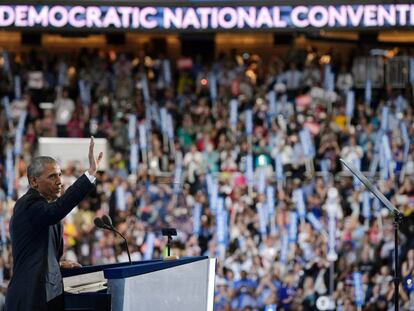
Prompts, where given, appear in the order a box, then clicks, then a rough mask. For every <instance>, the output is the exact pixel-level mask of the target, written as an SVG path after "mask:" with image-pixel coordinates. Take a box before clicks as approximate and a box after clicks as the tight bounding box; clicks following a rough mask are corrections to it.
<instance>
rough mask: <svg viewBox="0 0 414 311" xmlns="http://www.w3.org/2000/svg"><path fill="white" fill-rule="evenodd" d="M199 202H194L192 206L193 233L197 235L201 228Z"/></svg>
mask: <svg viewBox="0 0 414 311" xmlns="http://www.w3.org/2000/svg"><path fill="white" fill-rule="evenodd" d="M201 207H202V206H201V204H200V203H198V202H197V203H195V204H194V207H193V234H195V235H197V236H198V235H199V234H200V228H201Z"/></svg>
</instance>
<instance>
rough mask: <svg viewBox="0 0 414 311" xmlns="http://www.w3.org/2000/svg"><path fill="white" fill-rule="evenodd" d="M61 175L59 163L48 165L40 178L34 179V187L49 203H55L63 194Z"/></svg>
mask: <svg viewBox="0 0 414 311" xmlns="http://www.w3.org/2000/svg"><path fill="white" fill-rule="evenodd" d="M61 175H62V172H61V170H60V167H59V165H58V164H57V163H46V164H44V166H43V172H42V173H41V174H40V175H39V176H38V177H32V180H31V184H32V187H33V188H34V189H36V190H37V191H39V193H40V194H41V195H42V196H43V197H45V198H46V199H47V200H48V201H49V202H52V201H55V200H56V199H57V198H59V197H60V195H61V194H62V182H61V180H60V177H61Z"/></svg>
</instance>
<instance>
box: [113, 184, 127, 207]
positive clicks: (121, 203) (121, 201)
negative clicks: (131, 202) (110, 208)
mask: <svg viewBox="0 0 414 311" xmlns="http://www.w3.org/2000/svg"><path fill="white" fill-rule="evenodd" d="M115 191H116V193H115V195H116V209H117V210H118V211H126V210H127V200H126V193H125V189H124V187H123V186H122V185H120V186H118V187H116V190H115Z"/></svg>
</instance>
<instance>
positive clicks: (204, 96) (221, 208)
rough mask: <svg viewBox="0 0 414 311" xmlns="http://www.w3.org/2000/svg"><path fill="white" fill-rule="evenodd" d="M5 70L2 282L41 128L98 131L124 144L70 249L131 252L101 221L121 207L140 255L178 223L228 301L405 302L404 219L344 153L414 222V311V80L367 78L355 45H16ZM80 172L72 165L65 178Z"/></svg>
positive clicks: (110, 254) (178, 244)
mask: <svg viewBox="0 0 414 311" xmlns="http://www.w3.org/2000/svg"><path fill="white" fill-rule="evenodd" d="M388 56H389V55H383V56H381V57H379V59H380V60H381V61H382V62H387V61H388ZM391 56H394V55H391ZM0 65H1V67H2V68H1V74H0V98H1V99H2V105H1V110H0V150H1V152H0V181H1V183H0V229H1V252H2V256H1V257H0V281H1V282H2V287H3V289H2V292H3V293H5V292H6V290H7V282H8V280H9V279H10V274H11V267H12V265H13V263H12V262H11V254H10V251H11V248H10V240H9V234H8V225H9V220H10V217H11V215H12V211H13V204H14V202H15V200H16V199H17V198H18V197H20V196H21V195H22V194H23V193H25V191H27V189H28V182H27V176H26V168H27V165H28V163H30V159H31V158H32V157H33V156H34V155H35V154H36V150H37V142H38V140H37V139H38V138H39V137H68V138H82V137H85V138H87V137H89V136H91V135H93V136H95V137H97V138H106V139H107V140H108V142H109V145H110V149H109V154H108V155H107V156H108V159H109V168H108V169H107V170H105V171H102V172H100V173H99V176H98V178H97V182H96V184H97V186H96V191H94V192H93V193H91V195H90V196H89V198H88V199H87V200H85V201H83V202H82V203H81V204H80V205H79V206H78V207H77V208H75V209H74V210H73V211H72V212H71V213H70V214H69V215H68V217H66V218H65V220H64V234H65V248H66V251H65V255H64V256H65V258H66V259H69V260H75V261H78V262H79V263H81V264H82V265H91V264H93V265H96V264H106V263H114V262H117V261H126V260H127V254H126V249H125V246H124V245H123V244H122V240H120V239H118V238H117V237H116V236H114V235H113V234H112V233H111V232H107V231H102V230H99V229H97V228H95V227H94V225H93V219H94V217H96V216H102V215H103V214H109V215H110V216H111V217H112V219H113V221H114V223H115V225H116V227H117V229H118V230H119V231H120V232H121V233H123V234H124V235H125V236H126V237H127V239H128V241H129V248H130V252H131V255H132V259H133V260H143V259H150V258H160V257H162V256H164V255H165V252H166V238H165V237H163V236H162V235H161V228H166V227H173V228H176V229H177V231H178V236H177V237H176V238H174V247H173V254H175V255H178V256H180V257H183V256H199V255H206V256H210V257H217V258H218V264H217V277H216V293H215V310H217V311H219V310H226V311H227V310H235V311H236V310H237V311H242V310H243V311H247V310H276V308H277V310H316V302H317V300H318V298H319V297H322V296H330V297H332V299H333V300H334V301H335V305H336V307H335V309H336V310H357V306H362V307H361V308H362V309H363V310H389V309H392V308H393V307H394V306H393V299H392V298H393V293H394V290H395V288H394V285H393V283H392V280H393V250H394V239H393V238H394V237H393V217H392V215H390V213H389V212H388V210H386V209H385V208H384V207H382V206H381V205H380V204H379V202H378V201H377V200H375V199H374V198H373V197H371V196H370V195H369V194H368V193H367V192H366V191H365V189H364V188H363V187H362V186H361V185H360V184H359V183H358V181H357V180H355V179H354V178H353V177H352V176H351V175H350V173H349V172H348V171H346V170H344V168H343V167H342V166H341V164H340V162H339V158H343V159H345V160H347V161H349V162H350V163H353V164H354V165H355V166H358V167H359V168H360V169H361V171H363V172H366V173H367V174H368V176H369V177H370V178H371V180H373V181H374V182H375V184H376V185H377V186H378V187H379V188H380V190H381V191H382V192H383V193H384V195H385V196H386V197H387V198H388V199H390V200H391V202H393V203H394V204H395V205H396V207H397V208H399V209H400V210H401V212H402V213H403V214H404V216H405V217H404V221H403V223H402V224H401V229H400V235H399V237H400V241H401V245H400V255H401V256H400V262H401V266H400V268H401V269H400V271H399V273H400V274H401V280H402V283H401V286H400V288H399V289H398V290H399V293H400V300H401V306H402V307H403V308H404V309H405V310H414V307H413V306H414V284H413V276H414V241H413V240H412V239H411V238H412V236H413V231H414V214H413V211H414V183H413V181H414V180H413V176H414V175H413V174H414V158H413V156H414V153H413V150H412V148H411V145H410V137H413V134H414V126H413V105H412V103H413V96H412V93H411V91H412V88H411V87H409V85H407V86H403V87H400V88H398V89H395V88H393V87H392V86H390V85H388V84H386V83H385V86H383V87H380V88H378V87H375V81H370V80H369V81H366V84H365V85H364V86H363V87H361V88H357V87H356V85H355V84H356V80H357V79H358V78H359V77H358V75H359V72H360V71H358V70H359V68H358V64H356V63H355V61H354V58H353V57H352V56H351V55H350V56H349V59H346V60H344V59H342V58H336V56H335V55H334V54H333V53H327V54H324V55H321V54H320V53H318V51H316V50H313V49H308V50H291V51H289V53H288V54H287V55H285V57H283V58H279V57H275V58H273V59H268V60H263V59H261V57H260V55H250V54H248V53H244V54H238V53H237V52H236V51H234V53H229V54H221V55H219V56H218V57H217V58H216V59H214V61H212V62H208V63H207V62H203V61H202V59H201V58H197V57H195V58H182V59H179V60H178V62H173V61H172V60H168V59H166V58H165V57H164V56H162V55H156V56H154V55H152V56H150V55H146V54H145V53H144V52H139V53H136V54H128V53H125V54H123V53H115V52H103V51H98V50H81V51H80V52H77V53H68V54H64V53H58V54H53V53H51V52H49V51H45V50H38V51H35V50H33V51H31V52H27V53H17V54H14V53H7V52H4V53H3V56H2V58H1V62H0ZM377 74H378V75H380V74H381V72H378V73H377ZM16 77H18V79H16ZM374 78H375V77H374ZM6 98H7V99H6ZM24 112H27V115H25V119H24V118H23V119H22V118H21V115H22V114H24ZM19 120H20V122H19ZM131 124H132V128H133V130H132V131H131ZM16 145H18V146H17V147H16ZM79 153H86V150H79ZM7 166H9V168H7ZM10 167H12V171H13V174H10V172H8V171H10ZM83 169H84V168H82V167H80V165H79V164H78V163H76V162H74V163H73V164H70V165H67V166H65V167H62V172H63V175H62V183H63V184H64V186H65V187H66V188H67V187H69V186H70V184H71V183H73V181H74V180H75V179H76V178H77V177H78V176H80V175H81V174H82V173H83ZM12 175H14V178H11V176H12ZM332 219H333V226H330V225H329V224H330V220H332ZM358 278H359V279H360V281H361V282H360V283H361V284H359V285H358V286H357V285H356V283H357V282H356V279H358ZM357 292H358V293H357ZM359 294H362V298H361V297H360V296H361V295H359ZM358 295H359V296H358ZM358 297H360V298H358ZM361 301H362V302H361ZM361 308H360V309H361Z"/></svg>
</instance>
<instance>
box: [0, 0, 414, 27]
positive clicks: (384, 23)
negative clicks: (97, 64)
mask: <svg viewBox="0 0 414 311" xmlns="http://www.w3.org/2000/svg"><path fill="white" fill-rule="evenodd" d="M410 26H414V4H384V5H382V4H365V5H363V4H361V5H315V6H303V5H298V6H228V7H214V6H208V7H161V6H160V7H158V6H145V7H136V6H80V5H77V6H61V5H0V28H25V29H27V28H32V29H42V28H47V29H77V30H88V29H90V30H97V29H100V30H101V29H108V30H111V29H113V30H130V31H133V30H158V31H159V30H166V31H174V30H175V31H177V30H217V31H230V30H259V29H261V30H266V29H269V30H272V29H274V30H280V29H307V28H317V29H321V28H332V29H334V28H379V27H410Z"/></svg>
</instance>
